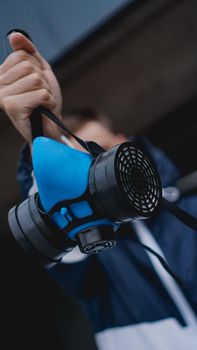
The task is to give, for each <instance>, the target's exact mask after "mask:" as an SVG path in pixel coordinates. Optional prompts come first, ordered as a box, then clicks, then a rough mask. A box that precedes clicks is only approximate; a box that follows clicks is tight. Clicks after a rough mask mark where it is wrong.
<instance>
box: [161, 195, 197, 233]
mask: <svg viewBox="0 0 197 350" xmlns="http://www.w3.org/2000/svg"><path fill="white" fill-rule="evenodd" d="M161 205H162V207H163V208H164V209H166V210H168V211H169V212H170V213H171V214H172V215H174V216H175V217H176V218H177V219H179V220H180V221H181V222H182V223H184V224H185V225H186V226H189V227H190V228H191V229H192V230H194V231H197V219H196V218H195V217H194V216H192V215H191V214H189V213H187V212H186V211H185V210H183V209H181V208H179V207H177V206H176V205H175V204H174V203H170V202H168V201H167V199H165V198H162V201H161Z"/></svg>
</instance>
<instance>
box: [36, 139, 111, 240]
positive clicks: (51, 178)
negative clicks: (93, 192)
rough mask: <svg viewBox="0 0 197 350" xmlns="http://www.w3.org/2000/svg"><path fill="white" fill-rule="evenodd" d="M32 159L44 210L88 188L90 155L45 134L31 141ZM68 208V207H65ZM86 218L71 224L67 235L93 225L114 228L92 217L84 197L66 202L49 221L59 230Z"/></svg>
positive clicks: (74, 197)
mask: <svg viewBox="0 0 197 350" xmlns="http://www.w3.org/2000/svg"><path fill="white" fill-rule="evenodd" d="M32 160H33V168H34V174H35V178H36V182H37V186H38V192H39V197H40V201H41V204H42V207H43V209H44V211H45V212H46V213H49V211H50V210H51V209H52V208H53V207H54V206H55V205H56V204H58V203H60V202H62V201H66V200H72V199H74V200H76V199H78V198H79V197H80V196H82V195H83V194H84V193H85V192H86V190H87V188H88V175H89V169H90V165H91V162H92V157H91V155H90V154H88V153H85V152H81V151H78V150H76V149H74V148H71V147H69V146H66V145H64V144H61V143H59V142H57V141H54V140H52V139H49V138H46V137H37V138H36V139H35V140H34V142H33V148H32ZM68 209H69V210H68ZM71 213H72V214H73V215H74V218H77V219H81V218H87V222H86V223H85V224H82V225H78V226H76V227H74V228H73V229H72V230H71V231H70V232H69V234H68V237H69V238H74V237H75V235H76V234H77V233H78V232H80V231H81V230H84V229H86V228H89V227H92V226H95V225H98V226H99V225H101V226H102V225H110V226H112V227H113V228H114V230H116V228H117V225H115V224H114V223H113V222H112V221H110V220H108V219H105V218H100V219H98V220H95V219H94V220H92V219H91V215H92V214H93V210H92V208H91V206H90V204H89V203H88V202H87V201H86V200H80V199H79V202H75V203H71V204H69V208H67V207H64V206H62V208H61V209H60V210H59V211H57V212H55V213H53V215H52V217H51V218H52V220H53V221H54V222H55V223H56V225H57V226H58V227H59V228H60V229H64V228H65V227H67V225H68V224H69V222H71V221H72V222H73V220H74V218H73V217H72V216H71Z"/></svg>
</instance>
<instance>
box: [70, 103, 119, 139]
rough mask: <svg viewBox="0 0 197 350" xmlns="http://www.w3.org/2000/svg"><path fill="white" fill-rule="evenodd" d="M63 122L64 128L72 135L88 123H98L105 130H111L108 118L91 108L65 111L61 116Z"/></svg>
mask: <svg viewBox="0 0 197 350" xmlns="http://www.w3.org/2000/svg"><path fill="white" fill-rule="evenodd" d="M63 121H64V123H65V126H66V127H67V128H68V129H69V130H70V131H72V132H74V133H75V132H77V131H78V130H79V129H80V128H81V127H83V126H84V125H85V124H86V123H88V122H90V121H96V122H99V123H101V124H103V125H104V126H105V127H106V128H108V129H110V130H113V128H112V123H111V120H110V119H109V117H107V116H106V115H105V114H103V113H102V112H100V111H96V110H95V109H93V108H83V109H71V110H67V111H66V112H64V114H63Z"/></svg>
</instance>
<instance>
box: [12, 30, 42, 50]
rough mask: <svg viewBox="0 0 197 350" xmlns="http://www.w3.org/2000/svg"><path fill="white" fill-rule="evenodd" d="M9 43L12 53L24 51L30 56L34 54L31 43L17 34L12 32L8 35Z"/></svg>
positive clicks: (33, 47)
mask: <svg viewBox="0 0 197 350" xmlns="http://www.w3.org/2000/svg"><path fill="white" fill-rule="evenodd" d="M9 43H10V46H11V48H12V49H13V51H17V50H25V51H27V52H28V53H30V54H34V53H35V52H36V48H35V46H34V45H33V43H32V42H31V41H30V40H29V39H28V38H27V37H26V36H24V35H23V34H21V33H19V32H13V33H11V34H10V35H9Z"/></svg>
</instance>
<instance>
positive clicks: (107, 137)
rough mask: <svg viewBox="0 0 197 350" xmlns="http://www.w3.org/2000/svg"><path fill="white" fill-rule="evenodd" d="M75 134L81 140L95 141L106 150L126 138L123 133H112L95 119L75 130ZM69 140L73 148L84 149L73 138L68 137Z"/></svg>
mask: <svg viewBox="0 0 197 350" xmlns="http://www.w3.org/2000/svg"><path fill="white" fill-rule="evenodd" d="M76 134H77V136H79V137H80V138H81V139H83V140H86V141H95V142H97V143H98V144H99V145H100V146H102V147H103V148H104V149H106V150H108V149H110V148H112V147H113V146H115V145H117V144H120V143H122V142H125V141H126V140H127V139H126V137H125V136H124V135H123V134H114V133H113V132H112V131H111V130H109V129H108V128H107V127H105V126H104V125H102V124H101V123H100V122H97V121H90V122H87V123H86V124H84V125H83V126H82V127H81V129H79V130H78V131H77V133H76ZM70 141H71V142H72V143H73V146H74V147H75V148H77V149H79V150H82V151H84V149H83V148H82V147H80V145H79V144H78V143H77V142H76V141H75V140H74V139H73V138H70Z"/></svg>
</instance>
